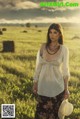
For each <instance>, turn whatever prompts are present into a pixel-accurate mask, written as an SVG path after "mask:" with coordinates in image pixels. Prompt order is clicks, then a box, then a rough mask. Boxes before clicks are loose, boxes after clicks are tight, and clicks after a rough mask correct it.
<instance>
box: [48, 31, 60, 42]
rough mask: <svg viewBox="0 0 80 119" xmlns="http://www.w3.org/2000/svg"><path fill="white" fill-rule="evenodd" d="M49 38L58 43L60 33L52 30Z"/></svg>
mask: <svg viewBox="0 0 80 119" xmlns="http://www.w3.org/2000/svg"><path fill="white" fill-rule="evenodd" d="M49 37H50V39H51V41H52V42H54V41H58V39H59V37H60V33H59V32H58V31H56V30H55V29H51V30H50V32H49Z"/></svg>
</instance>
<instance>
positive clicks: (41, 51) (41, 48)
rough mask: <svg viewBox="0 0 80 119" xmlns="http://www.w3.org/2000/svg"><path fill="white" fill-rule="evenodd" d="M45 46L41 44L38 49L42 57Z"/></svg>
mask: <svg viewBox="0 0 80 119" xmlns="http://www.w3.org/2000/svg"><path fill="white" fill-rule="evenodd" d="M45 46H46V43H42V44H41V47H40V55H41V56H42V54H43V49H44V47H45Z"/></svg>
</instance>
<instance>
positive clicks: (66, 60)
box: [62, 47, 70, 80]
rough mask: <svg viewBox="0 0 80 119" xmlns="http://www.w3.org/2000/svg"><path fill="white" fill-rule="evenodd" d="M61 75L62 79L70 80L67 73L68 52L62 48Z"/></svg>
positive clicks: (68, 72)
mask: <svg viewBox="0 0 80 119" xmlns="http://www.w3.org/2000/svg"><path fill="white" fill-rule="evenodd" d="M62 73H63V79H64V80H65V79H66V78H68V79H69V78H70V71H69V50H68V48H66V47H65V48H64V52H63V64H62Z"/></svg>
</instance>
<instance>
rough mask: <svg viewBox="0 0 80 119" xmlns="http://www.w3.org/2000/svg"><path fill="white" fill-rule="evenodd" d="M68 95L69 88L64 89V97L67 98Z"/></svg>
mask: <svg viewBox="0 0 80 119" xmlns="http://www.w3.org/2000/svg"><path fill="white" fill-rule="evenodd" d="M69 95H70V92H69V90H65V92H64V99H68V98H69Z"/></svg>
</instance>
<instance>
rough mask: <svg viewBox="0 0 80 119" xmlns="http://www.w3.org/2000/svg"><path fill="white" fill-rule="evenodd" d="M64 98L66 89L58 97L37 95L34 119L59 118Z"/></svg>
mask: <svg viewBox="0 0 80 119" xmlns="http://www.w3.org/2000/svg"><path fill="white" fill-rule="evenodd" d="M63 99H64V91H63V92H62V93H60V94H59V95H57V96H56V97H46V96H41V95H37V106H36V112H35V118H34V119H59V117H58V110H59V106H60V104H61V102H62V101H63Z"/></svg>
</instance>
